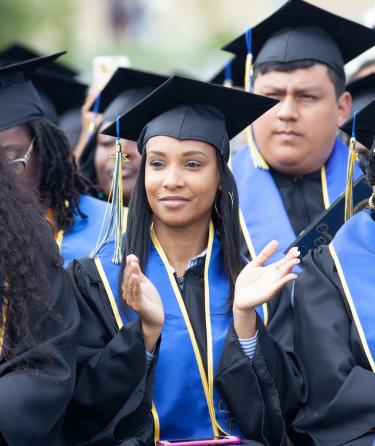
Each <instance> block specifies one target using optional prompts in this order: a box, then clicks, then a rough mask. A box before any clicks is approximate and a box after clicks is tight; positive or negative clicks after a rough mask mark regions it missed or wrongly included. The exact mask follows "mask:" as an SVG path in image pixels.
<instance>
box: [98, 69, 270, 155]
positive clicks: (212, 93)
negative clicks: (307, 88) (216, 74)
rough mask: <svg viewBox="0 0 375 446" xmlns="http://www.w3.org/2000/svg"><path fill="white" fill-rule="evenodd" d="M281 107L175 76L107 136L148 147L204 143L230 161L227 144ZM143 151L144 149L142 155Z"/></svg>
mask: <svg viewBox="0 0 375 446" xmlns="http://www.w3.org/2000/svg"><path fill="white" fill-rule="evenodd" d="M276 103H277V101H276V100H275V99H271V98H267V97H264V96H260V95H254V94H249V93H245V92H243V91H240V90H235V89H229V88H225V87H222V86H219V85H215V84H210V83H207V82H202V81H198V80H194V79H188V78H184V77H181V76H172V77H171V78H169V79H168V80H167V81H166V82H165V83H164V84H162V85H161V86H160V87H159V88H157V89H156V90H154V91H153V92H152V93H151V94H150V95H148V96H147V97H146V98H145V99H144V100H142V101H141V102H139V103H138V104H137V105H136V106H134V107H133V108H132V109H131V110H129V111H128V112H127V113H125V114H124V115H122V116H121V117H120V119H119V121H118V123H117V128H116V123H113V124H111V125H110V126H109V127H107V128H106V129H105V130H104V131H103V133H105V134H107V135H111V136H119V137H121V138H126V139H131V140H133V141H137V140H138V139H139V138H140V136H141V133H142V137H143V142H146V140H147V139H148V138H150V137H151V136H153V135H156V134H159V135H167V136H172V137H175V138H178V139H198V140H200V141H204V142H207V143H208V144H211V145H213V146H214V147H215V148H216V149H217V150H218V151H219V152H220V153H221V154H222V156H223V157H224V159H225V160H228V158H229V148H228V147H226V145H225V144H224V142H225V141H226V140H227V139H228V138H229V139H231V138H233V137H234V136H236V135H237V134H238V133H239V132H240V131H241V130H243V129H244V128H245V127H246V126H248V125H249V124H250V123H251V122H253V121H254V120H256V119H257V118H259V116H261V115H262V114H263V113H265V112H266V111H267V110H269V109H270V108H271V107H273V106H274V105H275V104H276ZM142 149H143V147H140V150H142Z"/></svg>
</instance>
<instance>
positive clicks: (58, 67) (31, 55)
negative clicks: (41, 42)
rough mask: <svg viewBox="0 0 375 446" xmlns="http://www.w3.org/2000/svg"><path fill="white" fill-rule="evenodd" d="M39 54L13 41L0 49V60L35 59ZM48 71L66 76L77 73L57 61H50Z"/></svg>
mask: <svg viewBox="0 0 375 446" xmlns="http://www.w3.org/2000/svg"><path fill="white" fill-rule="evenodd" d="M41 56H42V55H41V54H40V53H37V52H35V51H34V50H32V49H30V48H28V47H27V46H26V45H23V44H21V43H18V42H17V43H13V44H11V45H9V46H7V47H6V48H3V49H2V50H0V60H5V61H8V63H15V62H21V61H26V60H28V59H35V58H37V57H41ZM48 71H52V72H54V73H57V74H59V75H62V76H68V77H75V76H77V75H78V72H77V71H75V70H72V69H71V68H69V67H67V66H66V65H63V64H61V63H59V62H51V63H50V64H49V65H48Z"/></svg>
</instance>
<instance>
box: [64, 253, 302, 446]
mask: <svg viewBox="0 0 375 446" xmlns="http://www.w3.org/2000/svg"><path fill="white" fill-rule="evenodd" d="M109 258H110V256H109ZM102 261H103V260H102ZM70 273H71V275H72V280H73V282H74V284H75V288H76V292H77V296H78V301H79V307H80V311H81V321H82V322H81V330H80V335H79V354H78V372H77V385H76V390H75V395H74V398H73V400H72V403H71V406H70V409H69V412H68V417H67V419H66V432H67V437H68V438H69V440H70V442H71V443H72V444H85V445H91V444H92V445H94V444H97V445H99V444H101V445H107V444H108V445H110V444H128V442H132V444H133V443H134V442H135V444H151V443H152V441H153V435H154V421H153V417H152V414H151V406H152V398H153V391H154V389H153V380H154V379H155V377H154V367H155V363H157V361H158V358H156V361H154V364H153V367H152V368H151V369H150V370H147V366H146V352H145V347H144V341H143V336H142V331H141V327H140V324H139V322H138V321H137V320H135V321H131V322H129V323H127V324H124V325H123V326H122V328H120V329H119V328H118V323H117V321H116V315H115V314H114V311H113V307H112V305H111V303H110V300H109V298H108V295H107V292H106V290H105V286H104V284H103V280H102V277H101V276H100V274H99V272H98V269H97V267H96V265H95V262H94V260H91V259H82V260H80V261H75V262H73V264H72V265H71V267H70ZM203 277H204V264H203V263H200V264H197V265H196V266H194V267H192V268H190V269H189V270H187V272H186V273H185V275H184V291H183V300H184V304H185V307H186V310H187V312H188V315H189V318H190V320H191V321H192V326H193V330H194V333H195V336H196V338H197V344H198V347H199V351H200V354H201V357H202V358H205V357H206V352H207V337H206V331H205V328H204V327H205V324H204V323H203V321H204V311H203V310H204V308H203V307H202V306H203V300H202V296H204V279H203ZM117 285H118V284H117ZM112 290H114V292H116V291H117V287H116V286H112ZM257 324H258V331H259V334H258V336H259V338H258V345H257V348H256V352H255V356H254V358H253V361H252V362H250V361H249V359H248V357H247V356H245V354H244V352H243V350H242V348H241V345H240V343H239V340H238V337H237V335H236V332H235V330H234V327H233V323H231V324H229V326H228V327H227V332H226V333H224V335H225V336H224V343H223V348H222V352H221V356H220V358H218V361H217V366H216V368H215V373H214V387H215V389H216V390H215V391H217V392H218V394H219V396H220V398H219V399H218V400H217V407H215V411H217V413H219V412H225V413H226V414H227V418H226V424H225V429H226V431H227V432H228V433H232V434H233V433H234V432H238V431H240V432H241V434H242V436H243V437H244V438H248V439H251V440H255V441H258V442H260V443H264V444H266V443H267V444H271V445H279V444H288V439H287V433H286V429H285V421H284V416H285V417H286V419H287V422H289V421H290V420H291V418H293V417H294V414H295V412H296V410H297V408H298V405H299V402H300V395H301V389H302V382H301V379H300V377H299V374H298V372H297V368H296V367H295V364H294V359H292V358H290V357H289V356H288V354H287V353H285V351H284V350H283V349H282V348H280V346H279V345H278V343H277V342H276V341H275V340H274V338H273V337H272V335H271V334H270V332H269V331H267V330H265V329H264V325H263V322H262V319H261V317H258V321H257ZM164 342H165V341H164ZM161 343H163V336H162V338H161ZM178 354H179V353H178V350H177V349H176V361H178V360H179V358H178ZM203 362H204V368H205V370H206V371H207V363H206V362H205V361H203ZM189 373H191V371H189V372H188V374H189ZM188 374H187V375H186V376H183V375H182V376H183V379H188ZM275 382H276V383H277V385H275ZM171 391H172V389H171ZM278 392H280V393H281V395H282V398H281V400H282V402H280V399H279V394H278ZM219 415H220V414H219Z"/></svg>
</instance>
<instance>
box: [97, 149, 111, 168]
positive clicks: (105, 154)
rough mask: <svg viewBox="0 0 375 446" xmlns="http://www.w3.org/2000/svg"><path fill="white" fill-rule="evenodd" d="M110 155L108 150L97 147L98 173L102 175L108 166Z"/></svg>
mask: <svg viewBox="0 0 375 446" xmlns="http://www.w3.org/2000/svg"><path fill="white" fill-rule="evenodd" d="M109 156H110V153H109V151H107V150H106V149H104V148H103V147H102V146H100V145H99V146H97V149H96V151H95V159H94V164H95V169H96V171H97V172H98V173H100V172H101V171H102V170H103V169H104V168H105V166H106V164H107V162H108V161H109Z"/></svg>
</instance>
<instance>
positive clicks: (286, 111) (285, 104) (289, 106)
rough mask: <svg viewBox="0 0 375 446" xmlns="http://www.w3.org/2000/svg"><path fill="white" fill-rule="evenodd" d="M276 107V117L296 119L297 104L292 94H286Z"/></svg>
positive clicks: (283, 119)
mask: <svg viewBox="0 0 375 446" xmlns="http://www.w3.org/2000/svg"><path fill="white" fill-rule="evenodd" d="M277 107H278V111H277V117H278V119H280V120H281V121H296V120H297V119H298V105H297V103H296V101H295V99H294V98H293V96H292V95H286V96H285V97H284V98H283V99H282V100H281V101H280V103H279V104H278V105H277Z"/></svg>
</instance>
